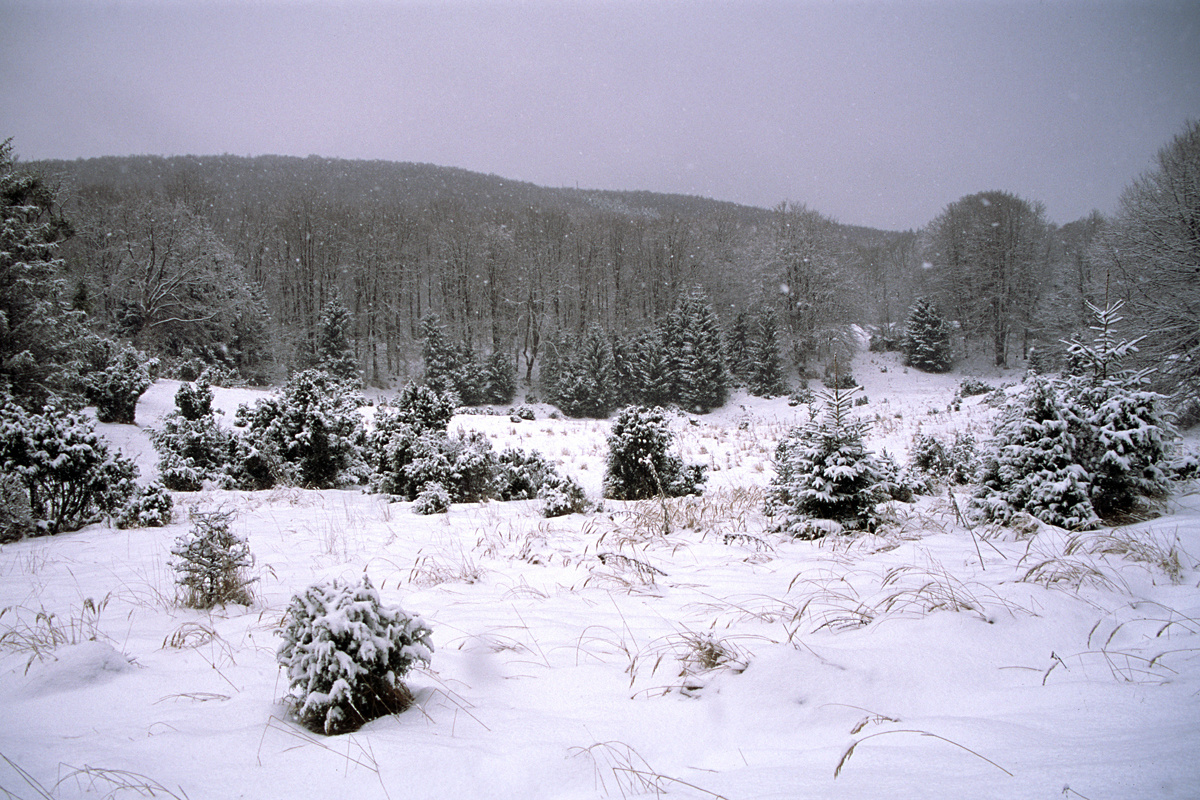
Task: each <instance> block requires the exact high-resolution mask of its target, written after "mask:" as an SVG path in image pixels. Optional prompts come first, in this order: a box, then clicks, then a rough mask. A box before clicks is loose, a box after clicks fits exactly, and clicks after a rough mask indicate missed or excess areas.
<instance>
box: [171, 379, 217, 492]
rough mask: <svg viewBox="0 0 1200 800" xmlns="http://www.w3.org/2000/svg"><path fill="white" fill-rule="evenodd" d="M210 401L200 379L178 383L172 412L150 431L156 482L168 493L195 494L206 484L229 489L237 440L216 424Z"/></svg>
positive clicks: (210, 396) (204, 383)
mask: <svg viewBox="0 0 1200 800" xmlns="http://www.w3.org/2000/svg"><path fill="white" fill-rule="evenodd" d="M212 401H213V393H212V388H211V387H210V386H209V384H208V381H206V380H204V379H203V378H201V379H200V380H197V381H196V382H195V383H185V384H182V385H180V387H179V391H177V392H176V393H175V408H176V411H175V412H174V413H171V414H168V415H167V416H166V417H164V418H163V421H162V425H161V427H158V428H153V429H151V431H150V442H151V444H153V445H154V449H155V450H156V451H157V452H158V458H159V460H158V474H159V479H160V480H161V481H162V484H163V486H165V487H166V488H168V489H171V490H172V491H176V492H196V491H199V490H200V489H201V488H203V486H204V484H205V483H209V482H211V483H214V484H216V485H217V486H219V487H221V488H232V486H233V473H234V472H235V471H236V468H235V463H234V462H235V461H236V460H237V459H238V446H237V441H236V439H235V436H234V434H233V433H231V432H230V431H228V430H226V429H224V428H222V427H221V426H220V425H219V424H218V423H217V419H216V416H215V414H214V412H213V407H212Z"/></svg>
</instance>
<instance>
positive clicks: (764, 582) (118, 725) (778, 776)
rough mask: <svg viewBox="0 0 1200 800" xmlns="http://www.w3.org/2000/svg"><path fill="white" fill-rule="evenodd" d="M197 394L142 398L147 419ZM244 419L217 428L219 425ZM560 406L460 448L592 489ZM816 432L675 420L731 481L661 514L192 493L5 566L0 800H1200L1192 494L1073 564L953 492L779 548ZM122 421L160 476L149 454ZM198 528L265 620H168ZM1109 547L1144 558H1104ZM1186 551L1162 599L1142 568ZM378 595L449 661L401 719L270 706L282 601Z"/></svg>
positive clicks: (926, 398)
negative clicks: (245, 579)
mask: <svg viewBox="0 0 1200 800" xmlns="http://www.w3.org/2000/svg"><path fill="white" fill-rule="evenodd" d="M883 369H886V370H887V371H886V372H884V371H882V370H883ZM855 374H856V376H857V377H859V379H860V380H861V381H862V382H863V383H864V384H865V386H866V391H865V394H866V395H867V396H868V397H870V400H871V402H870V404H869V405H868V406H866V407H864V408H860V409H858V410H859V411H861V412H863V414H864V416H866V417H867V418H869V419H872V420H873V421H874V422H875V425H874V427H873V433H872V437H873V438H872V441H873V444H874V446H875V447H876V448H877V449H884V448H886V449H887V450H888V452H890V453H892V454H894V455H896V456H898V457H900V458H903V457H904V456H905V455H906V453H907V447H908V443H909V442H910V440H911V437H912V435H913V433H914V432H915V431H917V430H918V429H923V430H926V431H935V432H950V431H954V430H974V431H976V432H978V433H983V432H984V431H985V430H986V424H987V420H988V419H989V417H990V414H991V413H992V412H991V411H990V409H988V408H987V407H986V406H984V405H982V404H981V403H980V402H979V400H978V398H976V399H972V400H970V401H968V402H966V403H964V404H963V407H962V409H961V410H960V411H956V412H947V411H946V407H947V405H948V403H949V402H950V400H951V397H952V395H953V393H954V390H955V388H956V387H957V385H958V382H959V380H960V376H929V375H922V374H918V373H909V374H906V373H905V372H904V370H903V369H902V368H900V367H899V366H898V365H897V364H896V362H895V360H894V359H893V358H891V357H890V356H878V355H868V354H864V355H862V356H860V358H859V361H858V362H857V364H856V368H855ZM990 380H991V381H992V382H993V383H997V382H998V380H999V379H998V378H996V377H992V378H990ZM1009 380H1010V381H1015V380H1016V377H1015V376H1014V377H1011V378H1009ZM176 385H177V384H173V383H170V382H165V381H163V382H159V383H158V384H156V385H155V386H154V387H153V388H152V389H151V391H150V392H148V393H147V394H146V396H144V397H143V400H142V403H141V405H140V406H139V410H138V419H139V422H140V424H141V425H142V426H149V425H152V424H154V420H155V419H156V418H158V417H159V416H161V415H162V414H163V413H165V412H166V411H168V410H169V409H170V407H171V399H172V396H173V394H174V390H175V387H176ZM253 396H254V393H253V392H248V391H225V390H218V392H217V404H218V405H220V406H222V407H224V408H225V409H226V415H227V418H231V417H232V411H233V409H234V408H235V407H236V405H237V403H238V402H244V401H246V400H249V399H251V398H252V397H253ZM543 411H544V409H540V410H539V419H538V420H536V421H533V422H521V423H514V422H511V421H509V419H508V417H506V416H500V417H485V416H461V417H456V418H455V420H454V422H453V423H452V426H464V427H474V428H478V429H480V430H484V431H486V432H487V433H488V434H489V435H491V436H493V437H494V439H495V444H496V446H497V448H498V449H499V448H502V447H503V446H504V445H505V444H509V443H511V444H514V445H516V446H519V447H522V448H525V449H527V450H528V449H537V450H541V451H542V452H543V453H545V454H546V455H548V456H550V457H552V458H554V459H556V460H558V461H559V462H560V463H561V465H562V469H563V470H564V471H565V472H567V473H568V474H571V475H572V476H574V477H576V478H577V479H578V480H580V482H581V483H582V484H583V485H584V486H585V488H587V489H588V491H589V492H590V493H591V494H592V495H593V496H598V494H599V489H600V480H601V477H602V472H603V459H604V453H605V445H604V435H605V432H606V429H607V423H603V422H595V421H569V420H562V421H552V420H548V419H545V418H544V417H543V416H541V412H543ZM802 413H806V412H805V409H804V407H799V408H791V407H789V406H788V405H787V403H786V402H785V401H784V400H772V401H763V400H758V399H750V398H746V397H745V396H741V395H739V396H738V397H736V398H735V399H734V400H733V401H732V402H731V403H730V404H729V405H727V406H726V407H725V408H723V409H721V410H719V411H717V412H715V413H713V414H711V415H706V416H702V417H695V418H687V417H680V418H679V419H678V420H677V429H678V432H679V434H680V441H681V446H682V449H683V455H684V458H685V460H686V461H689V462H701V461H702V462H704V463H707V464H709V466H710V480H709V484H708V490H707V492H706V494H705V496H704V497H702V498H698V499H696V498H690V499H685V500H675V501H671V502H670V504H669V506H668V508H667V509H666V511H667V513H666V515H664V508H663V506H662V505H661V504H660V503H658V502H646V503H630V504H622V503H613V502H607V503H606V504H605V510H604V511H603V512H602V513H598V514H591V515H586V516H572V517H566V518H560V519H554V520H545V519H543V518H541V517H540V516H538V514H537V509H536V505H535V504H533V503H524V502H522V503H495V502H493V503H489V504H485V505H463V506H454V507H453V508H452V509H451V511H450V513H449V514H448V515H440V516H432V517H423V516H418V515H414V514H412V513H410V511H409V506H408V504H405V503H398V504H392V505H389V504H387V503H385V502H383V500H382V499H381V498H379V497H377V496H371V495H364V494H362V493H360V492H358V491H325V492H308V491H299V490H280V491H274V492H266V493H260V494H243V493H234V492H205V493H199V494H195V495H177V496H176V502H177V506H178V507H179V508H180V510H181V513H179V514H178V515H177V519H178V520H179V521H178V522H177V523H176V524H175V525H173V526H171V527H168V528H165V529H148V530H128V531H121V530H115V529H109V528H106V527H103V526H91V527H89V528H86V529H84V530H82V531H78V532H76V533H71V534H65V535H60V536H56V537H53V538H45V539H34V540H29V541H25V542H20V543H16V544H11V545H5V546H3V548H0V608H3V609H4V612H3V615H0V636H3V637H4V640H3V649H2V650H0V720H3V724H2V725H0V753H2V754H3V757H4V760H0V796H9V797H12V796H15V797H20V798H36V797H46V796H47V794H48V795H49V796H51V797H56V798H57V797H62V798H67V797H78V796H84V797H93V796H101V797H102V796H113V797H126V796H128V797H133V796H144V795H138V794H136V792H137V791H138V790H142V791H145V790H146V789H148V788H152V789H153V790H154V791H155V792H157V794H156V795H155V796H159V797H164V796H165V797H170V796H172V795H174V796H178V797H185V796H186V797H190V798H193V800H199V799H200V798H234V797H246V798H297V797H321V798H335V797H355V798H375V797H379V798H391V800H399V798H405V797H413V798H425V797H429V798H435V797H436V798H604V797H628V798H632V797H637V796H650V797H654V796H659V795H665V796H667V797H679V798H705V797H708V798H711V797H725V798H729V800H747V799H748V798H798V797H829V798H882V797H888V798H907V797H913V798H918V797H919V798H943V797H944V798H993V797H994V798H1035V797H1036V798H1050V797H1062V796H1067V797H1085V798H1089V799H1090V800H1101V798H1134V797H1136V798H1149V797H1181V798H1182V797H1196V796H1197V793H1198V792H1200V789H1198V788H1197V787H1200V765H1198V763H1197V758H1196V754H1197V753H1198V752H1200V589H1198V584H1200V572H1198V571H1197V563H1196V560H1197V559H1196V557H1197V556H1200V495H1198V494H1196V493H1195V492H1194V491H1191V490H1190V487H1182V491H1181V493H1180V495H1178V496H1176V497H1175V498H1173V499H1172V500H1171V501H1170V503H1169V504H1168V508H1167V513H1166V515H1165V516H1162V517H1160V518H1158V519H1156V520H1153V521H1151V522H1146V523H1142V524H1138V525H1133V526H1130V527H1127V528H1123V529H1120V530H1106V531H1102V532H1099V533H1097V534H1090V535H1086V536H1084V537H1083V538H1082V539H1080V538H1078V537H1075V538H1073V537H1071V536H1069V535H1068V534H1066V533H1065V532H1063V531H1060V530H1057V529H1053V528H1046V527H1045V526H1033V527H1032V529H1027V530H1023V531H1022V530H1013V529H982V530H976V531H974V534H975V535H974V536H973V535H972V532H970V531H968V530H967V529H966V528H964V527H963V526H962V525H960V524H959V523H958V522H957V521H956V515H955V510H954V507H953V505H952V504H951V501H950V499H949V498H948V497H938V498H924V499H922V500H921V501H920V502H918V503H917V504H915V505H911V506H904V505H899V506H897V507H896V509H895V521H894V523H893V524H892V525H890V526H888V528H887V529H886V530H885V531H884V532H883V534H882V535H877V536H859V537H855V538H850V539H846V538H839V539H829V540H825V541H821V542H799V541H791V540H785V539H783V538H781V537H779V536H777V535H774V534H771V533H768V532H767V531H766V529H767V521H766V520H765V519H764V517H763V515H762V512H761V506H762V503H761V499H762V490H763V487H764V486H765V485H766V484H767V482H768V481H769V479H770V475H771V466H770V459H771V454H772V452H773V448H774V444H775V441H776V440H777V438H778V437H779V436H780V435H781V434H782V433H783V432H785V431H786V429H787V427H788V425H789V424H791V423H792V422H793V421H794V420H796V419H797V415H799V414H802ZM102 428H103V430H104V431H105V433H106V435H108V436H109V438H110V439H111V440H112V441H114V442H115V443H117V444H118V445H120V446H121V447H122V448H123V449H124V450H125V452H126V453H127V454H130V455H133V456H135V457H136V458H138V460H139V462H140V463H141V464H142V465H143V471H144V472H147V473H150V472H152V466H151V465H152V464H153V460H154V458H153V451H152V450H151V449H150V448H149V446H148V443H147V440H146V438H145V435H144V430H143V429H142V428H139V427H133V426H102ZM963 501H964V498H962V497H960V498H959V502H960V503H961V502H963ZM191 504H198V505H200V506H203V507H205V508H216V507H224V508H227V509H230V508H232V509H236V510H237V512H238V517H237V521H236V523H235V526H236V527H237V528H238V529H239V530H241V531H242V532H244V533H246V534H248V535H249V540H250V546H251V549H252V550H253V552H254V554H255V556H256V558H257V566H256V574H257V576H258V579H259V580H258V582H257V584H256V585H255V588H256V599H255V603H254V605H253V606H252V607H250V608H244V607H230V608H227V609H224V610H218V611H216V612H214V613H211V614H210V613H203V612H198V611H193V610H188V609H184V608H180V607H178V606H177V605H176V604H175V603H174V602H173V595H174V586H173V573H172V572H171V570H170V568H169V566H168V558H169V553H168V550H169V547H170V545H171V543H172V541H173V540H174V538H175V536H176V535H177V534H178V533H179V532H181V531H183V530H185V529H186V528H187V522H186V516H185V513H182V512H183V509H185V508H186V506H188V505H191ZM664 518H665V519H666V520H667V524H668V525H669V532H666V533H665V534H664ZM1121 542H1126V543H1127V544H1125V545H1124V546H1116V545H1120V543H1121ZM1129 542H1132V543H1135V544H1136V543H1140V544H1141V545H1143V546H1142V547H1140V548H1134V547H1131V546H1130V545H1129V544H1128V543H1129ZM1102 545H1104V546H1105V548H1104V549H1109V550H1112V549H1123V550H1125V551H1131V550H1132V551H1134V552H1135V555H1139V557H1140V558H1142V559H1143V560H1135V559H1134V558H1132V557H1130V556H1129V555H1128V554H1127V555H1125V556H1121V555H1111V554H1110V555H1103V554H1097V553H1093V552H1090V551H1094V550H1099V549H1101V546H1102ZM1172 546H1175V547H1177V548H1179V549H1181V550H1182V551H1183V552H1184V555H1183V558H1182V573H1181V574H1180V575H1178V576H1176V579H1175V580H1172V577H1171V576H1170V575H1168V574H1167V572H1166V571H1165V570H1164V569H1163V567H1162V565H1161V564H1155V563H1149V562H1153V561H1155V560H1156V559H1158V558H1159V557H1160V556H1161V555H1162V554H1163V553H1165V552H1167V551H1169V550H1170V548H1171V547H1172ZM600 554H619V556H620V557H612V556H607V555H606V558H605V559H604V561H602V560H601V559H600V558H599V556H600ZM364 570H365V571H367V572H368V573H369V575H370V576H371V579H372V581H373V582H374V583H375V585H376V586H378V587H381V589H382V592H383V595H384V597H385V598H386V599H387V600H388V602H392V603H399V604H402V605H403V606H404V607H405V608H407V609H409V610H411V611H414V612H417V613H420V614H421V615H422V616H423V617H424V618H425V619H426V620H427V621H428V622H429V623H430V624H431V626H432V628H433V631H434V642H435V646H436V648H437V649H436V652H435V654H434V658H433V662H432V664H431V666H430V668H428V669H426V670H422V671H418V672H415V673H413V674H411V675H410V679H409V681H408V683H409V685H410V688H412V690H413V691H414V693H415V694H416V697H417V705H416V706H415V707H414V708H412V709H410V710H409V711H407V712H406V713H404V714H402V715H399V716H397V717H388V718H384V719H380V720H376V721H375V722H372V723H370V724H369V725H367V726H366V727H364V728H363V729H361V730H360V731H358V732H356V733H353V734H348V735H344V736H339V737H332V738H323V737H318V736H314V735H313V734H310V733H308V732H307V731H305V730H304V729H302V728H299V727H298V726H296V725H295V724H293V723H291V722H290V721H288V719H287V717H286V714H285V711H284V709H283V708H282V707H281V705H280V704H279V702H278V701H279V698H280V697H282V695H283V693H284V690H285V686H284V684H283V682H282V676H281V674H280V673H279V671H278V669H277V668H276V666H275V658H274V653H275V649H276V647H277V645H278V638H277V637H276V636H275V635H274V630H275V628H276V626H277V624H278V623H279V620H280V617H281V615H282V613H283V610H284V608H285V607H286V605H287V603H288V600H289V599H290V597H291V595H292V594H293V593H295V592H297V591H300V590H302V589H303V588H304V587H306V586H307V585H309V584H310V583H312V582H314V581H316V580H319V579H322V578H327V577H331V576H343V577H347V578H353V577H356V576H357V575H358V574H360V573H362V572H363V571H364ZM55 638H57V640H58V641H57V646H53V642H52V640H54V639H55ZM839 768H840V769H839ZM39 787H40V788H39ZM43 790H44V792H45V793H43Z"/></svg>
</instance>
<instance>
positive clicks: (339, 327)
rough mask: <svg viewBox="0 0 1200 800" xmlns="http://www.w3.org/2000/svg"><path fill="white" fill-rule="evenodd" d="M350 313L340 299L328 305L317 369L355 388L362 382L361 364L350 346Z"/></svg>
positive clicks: (321, 327) (319, 339) (320, 330)
mask: <svg viewBox="0 0 1200 800" xmlns="http://www.w3.org/2000/svg"><path fill="white" fill-rule="evenodd" d="M352 323H353V320H352V318H351V316H350V311H349V310H348V309H347V308H346V307H345V306H344V305H342V302H341V300H339V299H337V298H336V297H335V298H333V299H331V300H330V301H329V302H328V303H326V304H325V308H324V309H322V311H321V321H320V325H319V326H318V329H317V343H316V354H315V359H314V364H313V366H314V367H315V368H316V369H319V370H321V371H322V372H326V373H328V374H330V375H332V376H333V377H335V378H337V379H339V380H342V381H345V382H347V383H351V384H357V383H358V382H359V374H358V360H357V359H356V358H355V357H354V348H353V347H351V346H350V328H351V325H352Z"/></svg>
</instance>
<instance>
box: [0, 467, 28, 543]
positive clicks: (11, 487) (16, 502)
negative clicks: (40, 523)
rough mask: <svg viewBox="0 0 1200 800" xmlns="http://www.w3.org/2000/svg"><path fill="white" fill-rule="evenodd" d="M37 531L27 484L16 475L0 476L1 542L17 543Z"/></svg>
mask: <svg viewBox="0 0 1200 800" xmlns="http://www.w3.org/2000/svg"><path fill="white" fill-rule="evenodd" d="M36 530H37V526H36V525H34V522H33V513H32V512H31V511H30V509H29V491H28V490H27V489H26V488H25V484H24V483H23V482H22V481H21V479H20V478H18V477H17V476H16V475H8V474H4V475H0V542H15V541H17V540H19V539H24V538H25V537H26V536H31V535H32V534H33V533H34V532H35V531H36Z"/></svg>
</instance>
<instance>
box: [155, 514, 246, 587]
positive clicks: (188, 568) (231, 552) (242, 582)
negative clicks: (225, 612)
mask: <svg viewBox="0 0 1200 800" xmlns="http://www.w3.org/2000/svg"><path fill="white" fill-rule="evenodd" d="M189 517H190V518H191V521H192V527H191V530H190V531H188V532H187V533H182V534H180V535H179V537H178V538H176V539H175V546H174V547H172V548H171V555H173V556H174V558H173V559H172V560H171V567H172V568H173V569H174V570H175V583H176V584H177V585H178V586H179V588H180V589H181V590H182V592H183V594H182V597H181V598H180V600H181V602H182V603H183V604H184V605H185V606H187V607H189V608H198V609H208V608H212V607H213V606H217V605H221V606H224V605H226V604H228V603H237V604H239V605H249V603H250V584H251V583H253V582H254V580H255V579H254V578H251V577H249V576H248V575H247V574H246V572H247V570H249V569H250V567H251V566H253V564H254V558H253V557H252V556H251V555H250V543H249V542H248V541H247V540H246V538H245V537H244V536H240V535H238V534H236V533H234V532H233V531H232V530H230V524H231V523H232V521H233V517H234V512H232V511H208V512H202V511H197V510H195V509H193V510H192V511H191V513H190V514H189Z"/></svg>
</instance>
